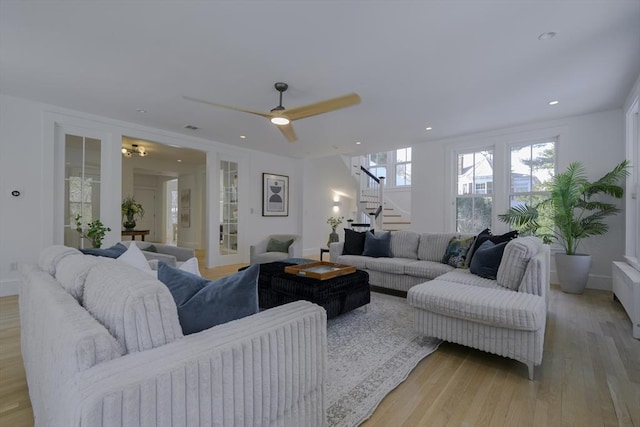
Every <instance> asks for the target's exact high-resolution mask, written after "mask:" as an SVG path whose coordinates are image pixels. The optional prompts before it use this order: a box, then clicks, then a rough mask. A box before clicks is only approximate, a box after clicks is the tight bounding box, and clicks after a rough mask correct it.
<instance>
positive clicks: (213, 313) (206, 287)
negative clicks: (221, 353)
mask: <svg viewBox="0 0 640 427" xmlns="http://www.w3.org/2000/svg"><path fill="white" fill-rule="evenodd" d="M259 272H260V264H254V265H252V266H251V267H249V268H247V269H246V270H242V271H239V272H237V273H235V274H232V275H231V276H227V277H223V278H222V279H218V280H214V281H212V280H207V279H205V278H203V277H200V276H196V275H195V274H191V273H188V272H186V271H182V270H180V269H178V268H175V267H171V266H170V265H168V264H166V263H164V262H159V263H158V280H160V281H161V282H162V283H164V284H165V285H166V286H167V288H169V291H170V292H171V295H173V299H174V300H175V302H176V305H177V306H178V319H179V321H180V326H181V327H182V333H183V334H185V335H188V334H193V333H196V332H200V331H203V330H205V329H209V328H211V327H212V326H216V325H220V324H222V323H226V322H230V321H231V320H236V319H240V318H242V317H246V316H250V315H252V314H255V313H257V312H258V273H259Z"/></svg>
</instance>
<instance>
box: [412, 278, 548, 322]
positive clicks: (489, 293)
mask: <svg viewBox="0 0 640 427" xmlns="http://www.w3.org/2000/svg"><path fill="white" fill-rule="evenodd" d="M407 302H408V303H409V304H410V305H411V306H413V307H416V308H418V309H422V310H426V311H429V312H432V313H438V314H441V315H444V316H449V317H454V318H457V319H464V320H469V321H472V322H476V323H482V324H485V325H490V326H498V327H502V328H508V329H518V330H524V331H537V330H539V329H541V328H543V327H544V326H545V322H546V315H547V311H546V306H545V301H544V298H542V297H539V296H537V295H531V294H525V293H522V292H514V291H510V290H508V289H505V288H499V289H486V288H482V287H478V286H469V285H463V284H461V283H453V282H445V281H443V280H440V279H436V280H432V281H431V282H426V283H422V284H419V285H417V286H414V287H413V288H411V289H410V290H409V292H408V294H407Z"/></svg>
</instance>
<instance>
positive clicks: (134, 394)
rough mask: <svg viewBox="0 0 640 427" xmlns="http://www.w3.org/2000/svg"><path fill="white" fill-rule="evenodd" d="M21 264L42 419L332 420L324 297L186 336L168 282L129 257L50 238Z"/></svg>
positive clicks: (64, 423) (28, 360)
mask: <svg viewBox="0 0 640 427" xmlns="http://www.w3.org/2000/svg"><path fill="white" fill-rule="evenodd" d="M20 270H21V273H22V275H23V283H22V286H21V289H20V297H19V304H20V321H21V345H22V356H23V360H24V365H25V370H26V374H27V382H28V386H29V395H30V398H31V402H32V406H33V413H34V417H35V424H36V426H42V427H45V426H46V427H72V426H128V425H136V426H138V425H139V426H156V425H157V426H187V425H189V426H191V425H198V426H213V425H215V426H275V425H277V426H301V425H304V426H324V425H325V422H326V421H325V412H326V403H325V397H324V384H325V378H326V366H327V362H326V358H327V341H326V314H325V311H324V310H323V309H322V308H320V307H318V306H316V305H314V304H311V303H308V302H304V301H298V302H295V303H291V304H287V305H284V306H281V307H277V308H274V309H270V310H266V311H263V312H261V313H258V314H255V315H253V316H248V317H245V318H242V319H239V320H236V321H232V322H228V323H225V324H222V325H218V326H215V327H213V328H210V329H208V330H205V331H202V332H199V333H195V334H191V335H188V336H183V334H182V330H181V327H180V324H179V322H178V314H177V309H176V305H175V302H174V300H173V297H172V296H171V293H170V292H169V290H168V288H167V287H166V286H165V285H163V284H162V283H161V282H159V281H157V280H156V279H155V278H153V277H151V276H150V275H148V274H147V273H144V272H142V271H140V270H138V269H136V268H134V267H131V266H129V265H127V264H125V263H123V262H121V261H118V260H113V259H107V258H99V257H92V256H88V255H82V254H80V253H79V252H78V251H77V250H76V249H73V248H67V247H64V246H53V247H50V248H47V249H45V250H44V251H43V252H42V253H41V255H40V258H39V262H38V266H35V265H22V266H21V268H20ZM300 337H304V339H300Z"/></svg>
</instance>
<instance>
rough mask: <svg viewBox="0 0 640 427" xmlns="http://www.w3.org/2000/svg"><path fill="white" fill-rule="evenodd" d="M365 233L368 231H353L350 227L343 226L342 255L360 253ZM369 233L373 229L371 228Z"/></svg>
mask: <svg viewBox="0 0 640 427" xmlns="http://www.w3.org/2000/svg"><path fill="white" fill-rule="evenodd" d="M366 233H369V231H354V230H351V229H350V228H345V229H344V245H343V247H342V255H362V252H364V239H365V235H366ZM371 233H373V230H371Z"/></svg>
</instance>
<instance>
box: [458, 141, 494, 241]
mask: <svg viewBox="0 0 640 427" xmlns="http://www.w3.org/2000/svg"><path fill="white" fill-rule="evenodd" d="M456 189H457V191H456V192H457V194H456V230H457V231H458V232H460V233H478V232H480V231H482V230H483V229H485V228H490V227H491V215H492V205H493V150H484V151H475V152H470V153H460V154H458V156H457V178H456Z"/></svg>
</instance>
